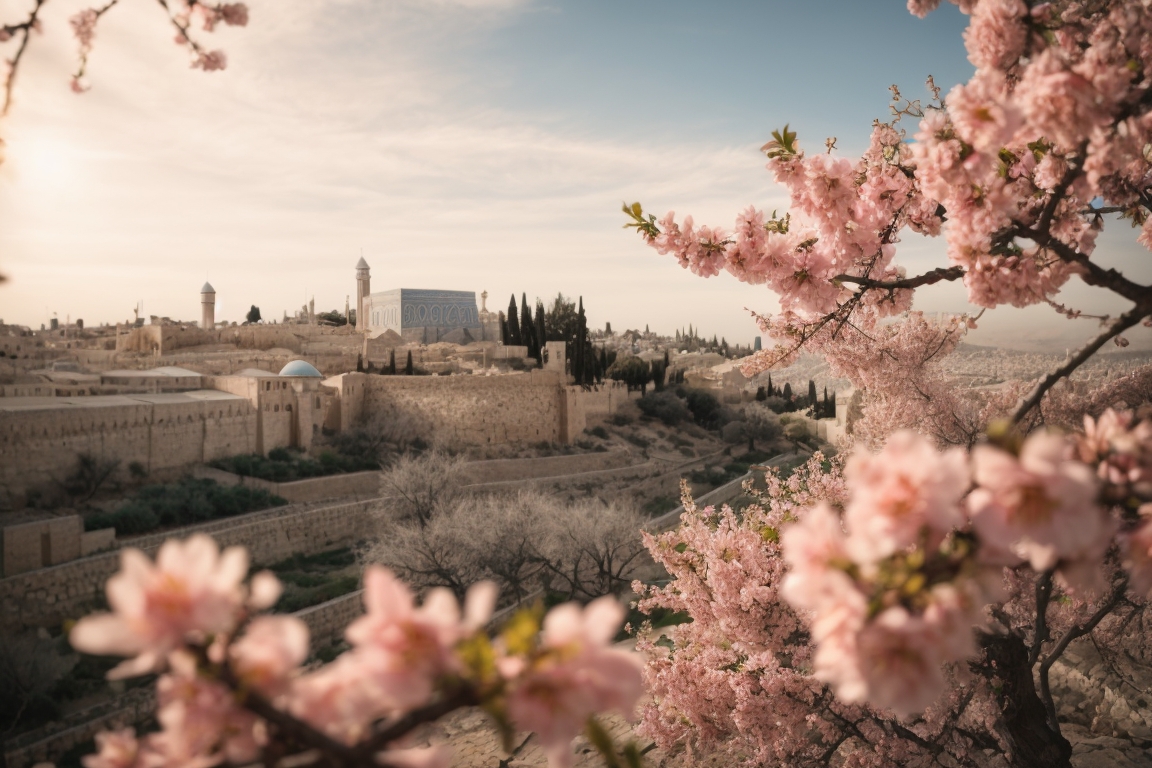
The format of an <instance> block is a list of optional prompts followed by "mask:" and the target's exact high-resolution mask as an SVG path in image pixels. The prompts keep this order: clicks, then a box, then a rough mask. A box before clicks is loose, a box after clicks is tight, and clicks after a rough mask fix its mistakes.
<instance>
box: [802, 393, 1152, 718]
mask: <svg viewBox="0 0 1152 768" xmlns="http://www.w3.org/2000/svg"><path fill="white" fill-rule="evenodd" d="M1085 426H1086V429H1085V434H1084V435H1082V436H1081V437H1080V438H1078V439H1075V440H1074V439H1070V438H1068V437H1064V436H1059V435H1056V434H1054V433H1049V432H1045V431H1040V432H1036V433H1033V434H1032V435H1030V436H1029V437H1028V438H1027V439H1025V440H1023V441H1022V442H1019V444H1016V443H1014V442H1013V441H1011V440H1008V439H1003V440H1000V441H999V444H996V441H990V442H988V443H985V444H981V445H978V446H976V447H975V448H974V449H973V450H972V451H971V453H970V454H969V453H968V452H966V451H964V450H963V449H959V448H951V449H948V450H945V451H944V452H939V451H937V449H936V448H935V447H934V446H933V445H932V444H931V443H930V442H928V441H927V440H926V439H925V438H923V437H921V436H919V435H917V434H916V433H913V432H909V431H902V432H897V433H895V434H893V435H892V436H891V437H890V439H889V440H888V442H887V444H886V445H885V446H884V448H883V450H881V451H880V452H879V453H877V454H869V453H867V452H861V453H857V454H856V455H854V456H853V457H852V458H851V459H850V460H849V461H848V463H847V465H846V467H845V478H846V482H847V487H848V500H847V502H846V503H845V504H844V506H843V512H842V513H840V512H838V511H837V510H836V509H834V508H833V506H831V505H830V504H829V503H827V502H822V503H820V504H817V505H815V506H813V507H812V508H810V509H808V510H806V511H805V512H803V514H802V515H801V516H800V519H799V521H798V522H797V523H795V524H793V525H791V526H789V527H788V528H786V529H785V530H784V531H783V533H782V535H781V544H782V549H783V556H784V558H785V559H786V560H787V562H788V564H789V566H790V570H789V573H788V575H787V577H786V578H785V580H784V582H783V585H782V587H781V594H782V595H783V597H784V598H785V599H786V600H788V601H789V603H791V604H792V605H793V606H794V607H795V608H796V609H797V610H799V611H801V612H803V613H804V614H805V615H808V616H809V617H811V620H810V624H809V626H810V630H811V633H812V638H813V640H814V641H815V643H816V646H817V648H816V652H815V654H814V656H813V674H814V676H815V677H816V678H817V679H820V680H822V681H825V682H827V683H829V684H830V685H831V686H832V687H833V689H834V690H835V691H836V693H837V695H838V696H839V697H840V698H841V699H842V700H844V701H846V702H852V703H868V704H869V705H872V706H875V707H879V708H881V709H886V710H891V711H893V712H896V713H897V714H898V715H908V714H913V713H919V712H922V711H923V710H924V709H925V708H926V707H927V706H928V705H930V704H931V703H932V702H934V701H935V700H936V699H937V697H939V696H940V694H941V693H942V692H943V691H944V689H945V687H946V681H945V666H946V665H948V664H952V663H956V662H961V661H965V660H967V659H969V658H970V657H972V656H973V655H974V654H975V652H976V650H977V649H976V644H975V640H974V637H973V628H974V627H976V626H982V625H984V624H985V616H984V614H983V610H984V607H985V606H986V605H988V604H990V603H994V602H996V601H998V600H1001V599H1003V597H1004V594H1003V593H1002V591H1001V568H1002V567H1004V566H1008V567H1012V568H1016V567H1020V566H1027V567H1028V568H1031V569H1032V570H1033V571H1035V572H1036V573H1045V572H1047V573H1049V574H1052V575H1054V576H1055V577H1056V578H1057V579H1059V580H1060V582H1061V584H1062V585H1063V587H1064V588H1065V589H1066V590H1067V591H1068V592H1069V593H1072V594H1099V593H1101V592H1103V591H1104V590H1105V588H1106V586H1107V585H1106V583H1105V579H1104V577H1103V567H1104V565H1105V555H1106V553H1107V552H1108V550H1109V548H1110V547H1112V546H1113V544H1114V542H1115V541H1116V534H1117V533H1118V532H1119V531H1120V530H1121V529H1122V528H1126V534H1125V537H1124V539H1123V543H1124V546H1125V550H1126V556H1125V558H1124V565H1125V567H1126V568H1127V571H1128V579H1129V580H1130V584H1131V588H1132V591H1133V592H1134V596H1135V597H1136V598H1137V599H1143V598H1146V597H1147V596H1148V588H1149V586H1152V570H1150V565H1152V550H1150V549H1149V544H1150V542H1152V507H1150V506H1144V507H1141V508H1140V510H1139V513H1138V514H1137V515H1136V516H1135V518H1133V519H1131V520H1128V521H1124V520H1122V517H1121V516H1118V515H1116V514H1114V513H1113V512H1112V511H1111V509H1110V507H1109V505H1108V504H1107V503H1105V498H1106V497H1107V496H1108V494H1107V493H1106V490H1107V489H1111V495H1112V498H1118V496H1117V494H1119V498H1123V499H1128V498H1135V496H1132V494H1134V493H1137V492H1139V490H1140V485H1141V484H1143V483H1146V482H1147V479H1148V477H1149V475H1148V474H1147V473H1148V472H1149V470H1150V469H1152V425H1149V423H1148V422H1146V421H1140V422H1134V420H1133V416H1132V415H1131V414H1130V413H1117V412H1115V411H1111V410H1109V411H1107V412H1105V413H1104V414H1103V415H1102V416H1101V417H1100V418H1099V419H1098V420H1094V419H1092V418H1091V417H1088V418H1086V423H1085Z"/></svg>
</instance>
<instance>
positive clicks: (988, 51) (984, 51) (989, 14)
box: [964, 0, 1028, 69]
mask: <svg viewBox="0 0 1152 768" xmlns="http://www.w3.org/2000/svg"><path fill="white" fill-rule="evenodd" d="M1027 15H1028V6H1026V5H1025V4H1024V2H1023V0H983V2H981V3H979V4H978V5H977V6H976V7H975V9H974V10H973V13H972V21H971V22H969V24H968V28H967V29H966V30H964V45H965V47H966V48H967V49H968V60H969V61H971V62H972V63H973V64H974V65H976V66H977V67H978V68H980V69H1008V68H1009V67H1011V66H1012V65H1013V64H1015V63H1016V59H1018V58H1019V57H1020V54H1021V53H1023V52H1024V44H1025V42H1026V41H1027V39H1028V28H1027V27H1026V26H1025V25H1024V24H1022V23H1021V21H1022V19H1023V18H1024V17H1025V16H1027Z"/></svg>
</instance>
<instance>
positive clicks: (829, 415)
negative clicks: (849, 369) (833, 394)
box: [820, 384, 836, 419]
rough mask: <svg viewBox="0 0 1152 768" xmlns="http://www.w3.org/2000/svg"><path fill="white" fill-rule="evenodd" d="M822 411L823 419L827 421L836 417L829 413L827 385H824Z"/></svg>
mask: <svg viewBox="0 0 1152 768" xmlns="http://www.w3.org/2000/svg"><path fill="white" fill-rule="evenodd" d="M820 410H821V412H822V413H823V414H824V416H823V418H825V419H827V418H829V417H831V416H835V415H836V414H834V413H833V414H829V413H828V385H827V384H825V385H824V405H823V407H822V408H821V409H820Z"/></svg>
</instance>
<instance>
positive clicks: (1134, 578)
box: [1124, 516, 1152, 599]
mask: <svg viewBox="0 0 1152 768" xmlns="http://www.w3.org/2000/svg"><path fill="white" fill-rule="evenodd" d="M1124 567H1125V568H1126V569H1127V570H1128V579H1129V581H1128V586H1129V588H1130V589H1131V590H1132V592H1133V593H1135V594H1136V595H1138V596H1140V597H1141V598H1144V599H1152V517H1148V516H1145V518H1144V522H1142V523H1141V524H1140V525H1139V526H1138V527H1137V528H1136V530H1134V531H1132V533H1130V534H1128V536H1127V539H1126V541H1125V556H1124Z"/></svg>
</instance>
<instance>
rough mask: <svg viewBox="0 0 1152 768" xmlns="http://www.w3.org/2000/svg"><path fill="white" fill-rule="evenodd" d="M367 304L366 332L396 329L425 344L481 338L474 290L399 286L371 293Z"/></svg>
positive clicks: (401, 333)
mask: <svg viewBox="0 0 1152 768" xmlns="http://www.w3.org/2000/svg"><path fill="white" fill-rule="evenodd" d="M363 306H364V310H363V311H364V320H365V323H366V326H365V332H366V333H367V334H368V335H369V336H372V337H376V336H380V335H382V334H384V333H387V332H388V331H392V332H393V333H395V334H397V335H398V336H400V338H401V339H403V340H404V341H406V342H416V343H422V344H433V343H435V342H438V341H449V342H453V343H456V344H467V343H468V342H470V341H480V340H481V336H482V333H481V325H480V313H479V311H478V310H477V309H476V293H475V292H474V291H445V290H429V289H416V288H395V289H393V290H390V291H381V292H379V293H372V294H369V295H368V296H366V297H365V298H364V301H363Z"/></svg>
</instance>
